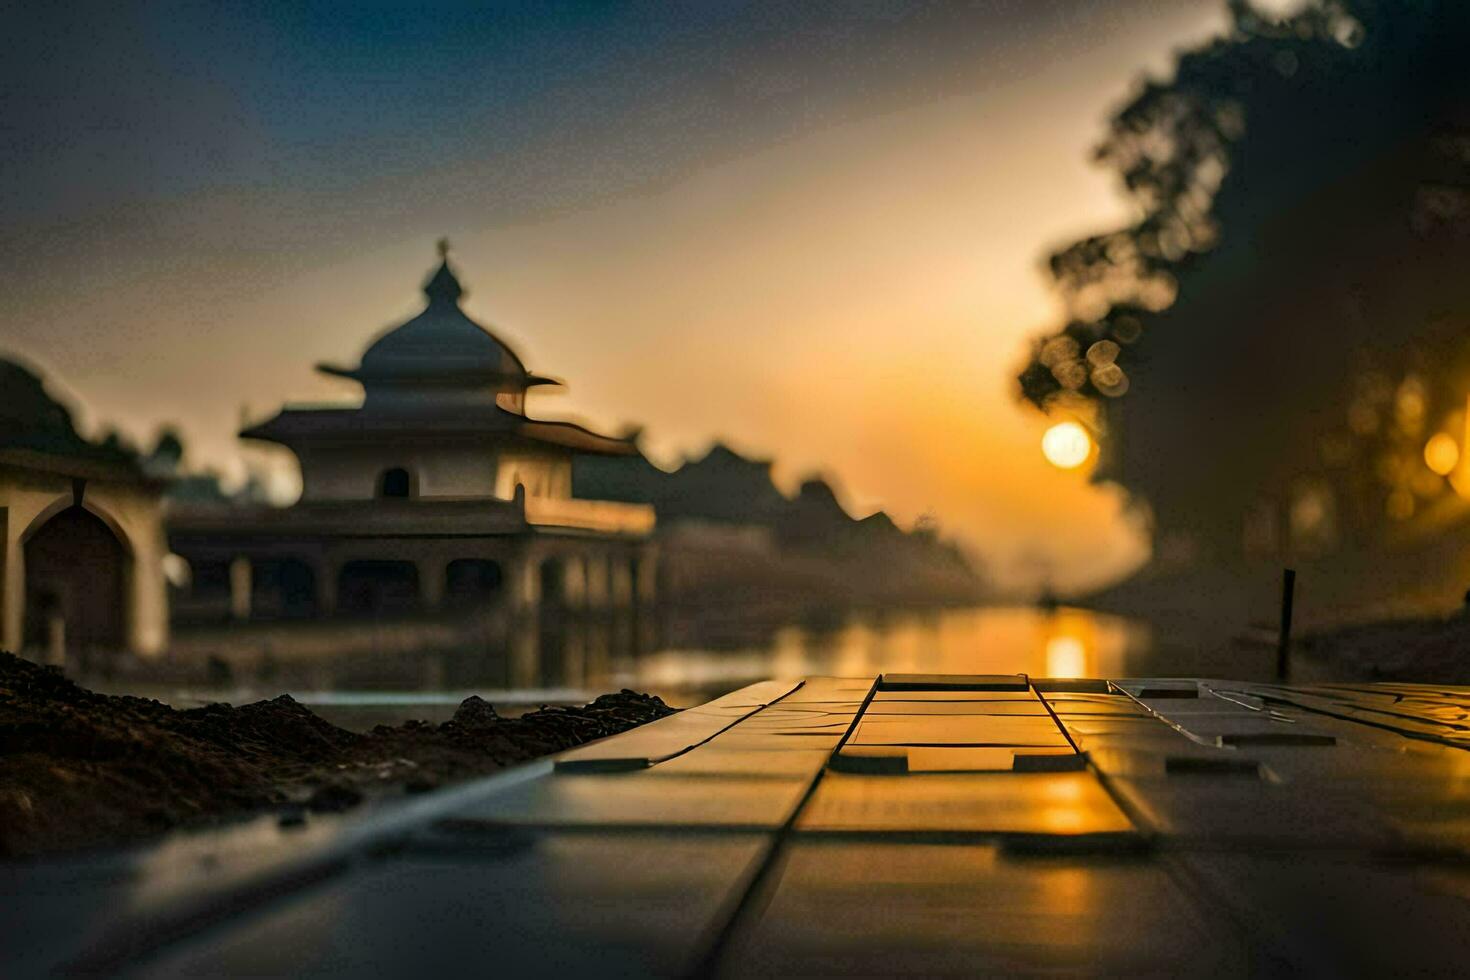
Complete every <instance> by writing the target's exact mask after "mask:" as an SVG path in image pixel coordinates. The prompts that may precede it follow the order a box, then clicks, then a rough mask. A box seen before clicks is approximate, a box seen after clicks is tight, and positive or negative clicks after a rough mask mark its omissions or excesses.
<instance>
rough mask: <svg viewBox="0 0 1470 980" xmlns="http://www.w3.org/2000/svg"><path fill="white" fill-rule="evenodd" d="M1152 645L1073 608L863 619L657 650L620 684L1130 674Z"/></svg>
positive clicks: (693, 686)
mask: <svg viewBox="0 0 1470 980" xmlns="http://www.w3.org/2000/svg"><path fill="white" fill-rule="evenodd" d="M1146 645H1147V636H1146V634H1145V633H1144V632H1143V631H1142V630H1141V629H1140V628H1138V627H1137V626H1135V625H1133V624H1130V623H1128V622H1127V621H1125V620H1122V619H1119V618H1116V617H1111V616H1106V615H1101V614H1097V613H1092V612H1088V611H1086V610H1082V609H1069V608H1065V607H1064V608H1060V609H1056V610H1043V609H1036V608H1031V607H1021V606H1014V607H1004V606H997V607H985V608H974V609H947V610H941V611H927V612H907V613H898V614H894V613H888V614H878V613H856V614H854V615H852V616H851V617H849V618H847V619H845V620H842V621H839V622H837V623H835V624H833V625H830V626H828V625H823V626H787V627H783V628H780V629H778V630H776V631H775V633H774V635H773V636H772V637H771V640H770V641H769V643H768V644H767V645H765V646H764V647H761V646H749V647H744V648H741V649H736V650H724V651H719V650H702V649H697V648H690V647H681V648H679V649H665V650H660V651H656V652H654V653H652V654H649V655H646V656H643V657H641V658H640V659H639V661H638V663H637V664H635V665H632V666H631V670H630V671H629V673H628V674H625V675H621V676H620V677H619V678H617V680H618V682H619V683H627V684H629V685H632V686H635V687H639V689H642V690H647V689H654V690H668V691H676V690H683V691H695V690H698V691H705V692H709V691H713V690H715V689H718V688H723V689H725V690H729V689H733V688H734V687H737V686H739V685H741V684H745V683H750V682H753V681H756V680H763V679H765V678H768V677H789V678H799V677H806V676H813V675H829V676H834V675H835V676H843V677H863V676H873V675H876V674H879V673H883V672H885V671H892V672H898V673H951V674H990V673H1005V674H1009V673H1017V672H1024V673H1027V674H1031V675H1033V676H1037V677H1108V676H1112V677H1124V676H1129V670H1128V667H1127V661H1128V659H1129V658H1130V657H1131V656H1132V655H1133V654H1134V653H1138V652H1141V651H1142V650H1144V649H1145V648H1146ZM640 685H641V687H640Z"/></svg>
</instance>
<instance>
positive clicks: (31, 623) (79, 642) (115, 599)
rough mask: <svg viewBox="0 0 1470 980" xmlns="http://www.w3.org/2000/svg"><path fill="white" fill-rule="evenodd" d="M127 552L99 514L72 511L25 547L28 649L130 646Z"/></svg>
mask: <svg viewBox="0 0 1470 980" xmlns="http://www.w3.org/2000/svg"><path fill="white" fill-rule="evenodd" d="M127 560H128V558H127V552H126V551H125V550H124V549H123V546H122V542H121V541H119V540H118V539H117V535H116V534H114V533H113V531H112V528H110V527H108V526H107V524H106V523H104V522H103V520H102V519H101V518H100V517H98V516H97V515H96V514H93V513H90V512H89V511H87V510H85V509H83V508H81V507H68V508H67V509H66V510H63V511H61V512H60V513H58V514H57V515H56V516H54V517H52V518H51V519H50V520H48V521H47V522H46V523H45V524H43V525H41V527H40V528H39V529H38V530H37V531H36V532H35V533H34V534H32V535H31V536H30V537H29V538H28V539H27V540H26V543H25V579H26V581H25V596H26V606H25V630H24V634H25V646H27V647H32V648H41V649H46V648H49V647H51V646H52V644H53V643H59V644H61V645H64V648H65V649H67V650H79V651H87V650H121V649H123V648H124V647H125V646H126V645H127V632H126V631H127V593H126V585H127Z"/></svg>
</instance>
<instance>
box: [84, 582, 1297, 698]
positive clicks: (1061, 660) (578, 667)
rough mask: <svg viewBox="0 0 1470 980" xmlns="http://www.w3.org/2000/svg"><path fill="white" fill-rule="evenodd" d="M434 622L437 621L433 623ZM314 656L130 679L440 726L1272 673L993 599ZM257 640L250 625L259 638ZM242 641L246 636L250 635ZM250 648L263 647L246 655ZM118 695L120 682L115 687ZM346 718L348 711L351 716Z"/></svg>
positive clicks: (403, 632)
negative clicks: (472, 708) (935, 684)
mask: <svg viewBox="0 0 1470 980" xmlns="http://www.w3.org/2000/svg"><path fill="white" fill-rule="evenodd" d="M430 626H431V627H432V629H429V628H428V627H430ZM370 628H372V629H374V630H375V632H374V635H373V637H372V639H371V642H370V643H368V644H367V645H366V646H364V641H363V640H362V638H360V637H359V638H357V640H356V641H355V643H354V644H353V645H351V646H338V647H337V648H336V650H335V651H334V650H332V649H331V648H330V647H326V646H324V647H323V648H318V649H317V650H316V651H315V652H313V653H311V654H310V655H308V656H302V657H299V658H296V659H290V658H286V657H283V656H270V655H269V649H270V647H269V643H268V642H267V640H266V639H265V638H262V637H257V638H256V639H254V640H252V639H250V636H248V635H245V632H244V631H236V634H235V639H236V640H237V641H238V643H239V645H240V647H241V654H240V655H239V656H237V657H236V658H235V659H234V660H233V665H232V674H231V676H230V677H229V679H228V681H227V682H225V683H207V682H205V681H204V679H203V678H202V677H197V676H192V675H183V674H180V675H176V676H174V677H172V678H166V677H154V678H149V679H148V680H147V682H146V683H141V684H140V683H137V681H139V680H141V679H140V678H133V679H132V680H133V682H132V683H128V685H127V688H128V689H129V690H130V691H131V692H132V693H141V692H142V689H143V688H144V687H146V688H148V690H147V692H146V693H150V694H152V695H154V696H160V697H164V698H166V699H169V700H173V701H175V702H179V701H196V702H197V701H208V700H228V701H232V702H235V703H240V702H242V701H246V700H251V699H254V698H258V697H273V696H275V695H276V694H279V693H280V692H282V691H288V692H290V693H291V694H292V695H293V696H295V697H297V698H298V699H299V700H301V701H303V702H305V703H307V704H311V705H313V706H314V707H316V708H318V709H319V710H322V711H323V713H326V714H328V716H329V717H332V718H333V719H334V720H338V721H339V722H351V723H353V724H359V725H363V726H369V725H371V724H375V723H380V722H394V721H399V720H402V719H404V718H411V717H412V718H424V719H427V720H443V719H445V718H447V717H448V716H449V715H450V714H451V713H452V712H453V708H454V706H455V705H456V704H457V703H458V702H459V700H461V699H462V698H463V697H466V696H468V695H469V694H472V693H473V694H480V695H481V696H483V697H485V698H487V699H489V700H491V701H492V702H494V703H495V704H496V705H497V706H499V707H500V708H501V709H502V710H507V709H509V710H513V709H514V708H515V707H516V706H517V705H523V706H533V705H537V704H543V703H556V702H563V703H565V702H571V701H579V700H585V699H589V698H592V697H595V696H596V695H598V694H600V693H604V692H607V691H616V690H619V689H621V688H631V689H633V690H638V691H647V692H650V693H654V694H658V695H660V696H662V697H663V698H665V699H666V700H668V701H669V702H670V703H671V704H675V705H690V704H695V703H699V702H700V701H703V700H707V699H709V698H711V697H715V696H718V695H720V694H723V693H726V692H728V691H731V690H734V689H735V688H738V687H741V686H743V685H746V684H750V683H753V682H755V681H759V680H764V679H767V678H771V677H782V678H796V677H803V676H810V675H839V676H872V675H875V674H878V673H881V672H884V671H897V672H912V673H1015V672H1018V671H1023V672H1025V673H1027V674H1031V675H1033V676H1037V677H1141V676H1214V677H1235V678H1242V679H1251V678H1263V677H1266V676H1269V671H1270V669H1271V667H1270V665H1271V663H1272V660H1271V656H1270V651H1268V650H1264V648H1263V651H1254V652H1252V651H1248V650H1247V651H1242V650H1240V649H1224V650H1223V651H1222V650H1221V649H1219V648H1211V647H1209V646H1208V645H1206V644H1203V643H1200V644H1184V643H1182V642H1180V641H1179V638H1178V637H1176V636H1174V634H1172V633H1171V634H1170V639H1172V640H1174V641H1175V642H1173V643H1169V644H1164V643H1160V642H1158V638H1157V637H1155V636H1153V635H1152V634H1151V631H1150V630H1149V629H1148V628H1147V627H1146V626H1144V625H1142V624H1139V623H1137V622H1134V621H1130V620H1126V619H1122V618H1119V617H1115V616H1108V615H1103V614H1099V613H1093V612H1089V611H1087V610H1082V609H1072V608H1066V607H1063V608H1058V609H1052V610H1047V609H1037V608H1033V607H1019V606H1015V607H1007V606H989V607H976V608H951V609H940V610H922V611H919V610H905V611H882V610H866V611H852V612H840V613H826V614H819V615H809V616H806V617H802V618H801V619H800V620H799V621H794V622H793V621H781V620H775V621H763V620H761V619H760V618H759V617H757V616H752V615H748V614H746V615H741V614H737V612H736V611H734V610H731V611H729V612H728V613H726V614H721V611H719V610H714V611H710V610H702V611H701V612H700V613H699V614H697V615H694V614H689V613H687V612H677V611H669V610H658V611H655V610H648V611H643V612H641V613H639V614H636V615H632V614H630V615H626V616H601V617H587V616H564V615H561V616H558V615H546V616H542V617H541V618H539V619H531V620H520V621H502V622H499V623H490V622H484V623H478V624H472V625H463V626H461V627H454V626H452V625H450V624H444V623H434V624H420V626H418V627H410V626H407V625H404V624H396V625H390V624H382V625H381V627H370ZM252 635H253V634H252ZM242 637H243V639H242ZM252 644H256V645H258V646H260V647H262V648H264V649H265V650H266V651H267V653H266V655H254V656H253V657H252V656H251V655H250V654H249V650H250V648H251V646H252ZM112 687H113V688H114V689H121V688H120V687H119V685H112ZM349 715H350V717H349Z"/></svg>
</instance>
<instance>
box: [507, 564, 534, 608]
mask: <svg viewBox="0 0 1470 980" xmlns="http://www.w3.org/2000/svg"><path fill="white" fill-rule="evenodd" d="M540 603H541V562H540V561H539V560H538V559H537V558H536V556H535V555H522V556H521V557H519V558H517V559H514V560H513V561H512V562H511V565H510V604H511V609H513V610H514V611H516V612H532V611H534V610H535V609H536V607H537V606H538V605H540Z"/></svg>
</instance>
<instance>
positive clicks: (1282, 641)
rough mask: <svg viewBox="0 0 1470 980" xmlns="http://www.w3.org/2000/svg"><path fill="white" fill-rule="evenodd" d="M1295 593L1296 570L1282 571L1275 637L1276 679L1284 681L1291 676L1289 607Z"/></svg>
mask: <svg viewBox="0 0 1470 980" xmlns="http://www.w3.org/2000/svg"><path fill="white" fill-rule="evenodd" d="M1295 592H1296V569H1294V568H1287V569H1283V570H1282V576H1281V632H1280V633H1278V634H1277V636H1276V679H1277V680H1280V681H1284V680H1286V679H1287V677H1288V676H1289V675H1290V674H1291V605H1292V599H1293V597H1294V593H1295Z"/></svg>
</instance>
